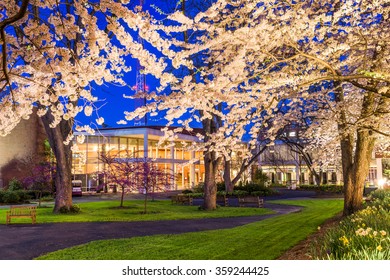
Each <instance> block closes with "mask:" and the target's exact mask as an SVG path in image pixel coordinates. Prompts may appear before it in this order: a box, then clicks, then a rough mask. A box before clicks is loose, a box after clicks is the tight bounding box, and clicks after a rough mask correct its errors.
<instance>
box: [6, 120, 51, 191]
mask: <svg viewBox="0 0 390 280" xmlns="http://www.w3.org/2000/svg"><path fill="white" fill-rule="evenodd" d="M46 138H47V137H46V133H45V131H44V128H43V126H42V124H41V121H40V119H39V118H38V117H37V116H36V115H35V114H33V115H32V116H31V117H30V118H29V119H28V120H22V121H21V122H20V123H19V124H18V125H17V126H16V127H15V128H14V130H13V131H12V132H11V134H8V135H7V136H5V137H1V136H0V188H2V187H4V186H7V185H8V182H9V181H10V180H12V179H13V178H17V179H22V178H24V177H25V176H26V168H28V166H26V162H25V161H26V159H29V158H30V159H34V160H36V161H38V160H39V158H40V156H42V153H43V150H44V148H43V147H44V146H43V143H44V140H45V139H46ZM31 163H32V162H31V160H30V161H29V163H28V165H31Z"/></svg>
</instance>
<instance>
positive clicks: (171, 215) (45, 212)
mask: <svg viewBox="0 0 390 280" xmlns="http://www.w3.org/2000/svg"><path fill="white" fill-rule="evenodd" d="M78 205H80V207H81V213H79V214H54V213H53V209H52V207H51V208H38V209H37V223H57V222H102V221H155V220H179V219H198V218H220V217H235V216H253V215H264V214H270V213H272V211H271V210H269V209H264V208H238V207H220V208H219V209H218V210H217V211H211V212H207V211H200V210H198V207H197V206H182V205H176V204H173V205H172V204H171V202H170V201H168V200H160V201H154V202H148V211H149V213H148V214H142V213H141V212H142V211H143V209H144V208H143V200H129V201H125V203H124V206H125V207H126V208H124V209H119V208H118V205H119V202H118V201H99V202H86V203H80V204H78ZM6 211H7V209H1V210H0V224H4V223H5V217H6V213H5V212H6ZM11 222H15V223H31V219H13V220H12V221H11Z"/></svg>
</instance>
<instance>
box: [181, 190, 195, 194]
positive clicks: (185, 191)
mask: <svg viewBox="0 0 390 280" xmlns="http://www.w3.org/2000/svg"><path fill="white" fill-rule="evenodd" d="M181 193H182V194H189V193H193V191H191V190H184V191H182V192H181Z"/></svg>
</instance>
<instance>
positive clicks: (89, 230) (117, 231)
mask: <svg viewBox="0 0 390 280" xmlns="http://www.w3.org/2000/svg"><path fill="white" fill-rule="evenodd" d="M265 207H266V208H270V209H272V210H274V211H275V212H276V214H269V215H262V216H251V217H232V218H210V219H193V220H174V221H172V220H169V221H145V222H93V223H90V222H88V223H50V224H36V225H30V224H15V225H10V226H6V225H0V259H2V260H31V259H33V258H36V257H38V256H40V255H42V254H46V253H49V252H52V251H56V250H60V249H64V248H67V247H71V246H75V245H80V244H84V243H87V242H90V241H93V240H103V239H114V238H130V237H135V236H149V235H155V234H180V233H185V232H196V231H205V230H213V229H224V228H233V227H237V226H241V225H245V224H248V223H253V222H257V221H261V220H264V219H267V218H271V217H275V216H278V215H282V214H287V213H292V212H299V211H300V210H301V208H300V207H297V206H289V205H279V204H270V203H265Z"/></svg>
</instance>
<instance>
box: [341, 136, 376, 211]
mask: <svg viewBox="0 0 390 280" xmlns="http://www.w3.org/2000/svg"><path fill="white" fill-rule="evenodd" d="M374 144H375V139H374V138H373V137H372V136H371V135H370V132H369V131H367V130H365V131H358V133H357V139H356V148H355V153H354V154H352V149H351V148H352V147H348V148H347V147H345V149H346V150H347V151H346V155H348V154H349V156H352V157H353V163H352V164H351V161H349V162H350V163H349V164H347V162H346V164H347V165H346V166H345V169H344V165H343V175H344V212H343V214H344V215H350V214H353V213H354V212H356V211H357V210H359V209H361V207H362V202H363V191H364V183H365V181H366V178H367V175H368V171H369V168H370V158H371V153H372V151H373V148H374Z"/></svg>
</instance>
